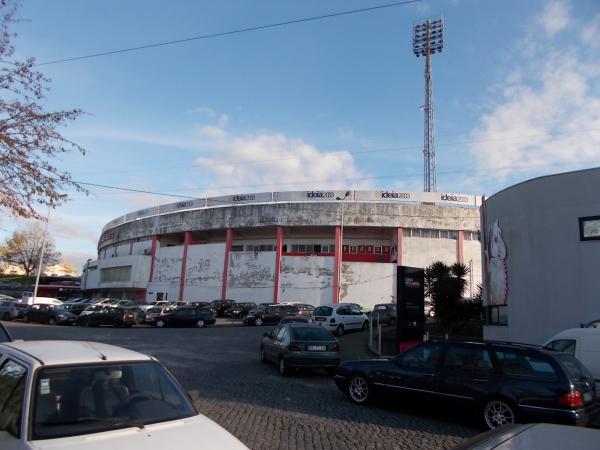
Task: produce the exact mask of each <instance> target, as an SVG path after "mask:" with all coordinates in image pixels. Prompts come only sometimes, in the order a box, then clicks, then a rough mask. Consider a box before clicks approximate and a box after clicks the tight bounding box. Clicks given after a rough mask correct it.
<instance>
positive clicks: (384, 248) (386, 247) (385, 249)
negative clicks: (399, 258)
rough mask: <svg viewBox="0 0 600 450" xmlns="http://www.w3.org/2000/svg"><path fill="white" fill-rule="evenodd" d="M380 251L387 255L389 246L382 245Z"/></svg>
mask: <svg viewBox="0 0 600 450" xmlns="http://www.w3.org/2000/svg"><path fill="white" fill-rule="evenodd" d="M382 250H383V253H384V254H386V255H387V254H389V253H390V246H389V245H384V246H383V247H382Z"/></svg>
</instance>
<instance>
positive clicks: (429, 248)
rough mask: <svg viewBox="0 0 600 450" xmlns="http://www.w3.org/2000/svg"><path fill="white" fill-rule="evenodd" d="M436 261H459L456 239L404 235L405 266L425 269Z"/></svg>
mask: <svg viewBox="0 0 600 450" xmlns="http://www.w3.org/2000/svg"><path fill="white" fill-rule="evenodd" d="M463 248H464V247H463ZM435 261H442V262H443V263H445V264H454V263H455V262H457V258H456V240H455V239H431V238H419V237H404V238H403V239H402V265H403V266H409V267H422V268H424V269H425V268H427V267H428V266H429V265H431V263H432V262H435Z"/></svg>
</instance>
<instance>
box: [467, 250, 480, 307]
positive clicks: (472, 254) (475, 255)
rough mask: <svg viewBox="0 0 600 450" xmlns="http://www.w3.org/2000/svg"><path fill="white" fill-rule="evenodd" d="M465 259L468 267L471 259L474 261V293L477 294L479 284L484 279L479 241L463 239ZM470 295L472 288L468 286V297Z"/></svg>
mask: <svg viewBox="0 0 600 450" xmlns="http://www.w3.org/2000/svg"><path fill="white" fill-rule="evenodd" d="M463 259H464V263H465V265H466V266H467V267H469V261H473V265H472V267H473V295H475V294H477V285H478V284H481V281H482V268H481V243H480V242H479V241H463ZM469 295H470V290H469V288H467V293H466V294H465V296H466V297H468V296H469Z"/></svg>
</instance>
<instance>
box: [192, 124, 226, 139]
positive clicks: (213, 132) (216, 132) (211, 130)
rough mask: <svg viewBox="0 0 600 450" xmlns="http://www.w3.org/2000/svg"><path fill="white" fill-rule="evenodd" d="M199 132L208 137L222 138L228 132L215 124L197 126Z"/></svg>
mask: <svg viewBox="0 0 600 450" xmlns="http://www.w3.org/2000/svg"><path fill="white" fill-rule="evenodd" d="M197 131H198V134H200V135H201V136H204V137H207V138H222V137H225V135H226V132H225V130H224V129H223V128H220V127H216V126H214V125H203V126H201V127H198V128H197Z"/></svg>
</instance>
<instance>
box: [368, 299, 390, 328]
mask: <svg viewBox="0 0 600 450" xmlns="http://www.w3.org/2000/svg"><path fill="white" fill-rule="evenodd" d="M370 317H371V320H372V321H373V323H374V324H377V323H380V324H382V325H390V326H392V327H395V326H396V304H395V303H380V304H378V305H375V306H374V307H373V312H371V316H370Z"/></svg>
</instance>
